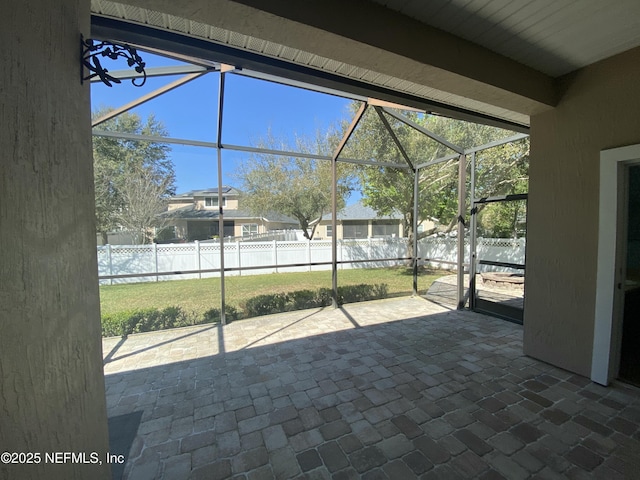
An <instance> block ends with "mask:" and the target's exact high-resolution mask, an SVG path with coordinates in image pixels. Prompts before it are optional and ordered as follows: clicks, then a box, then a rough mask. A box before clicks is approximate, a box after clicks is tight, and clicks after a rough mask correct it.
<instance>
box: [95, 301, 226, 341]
mask: <svg viewBox="0 0 640 480" xmlns="http://www.w3.org/2000/svg"><path fill="white" fill-rule="evenodd" d="M231 308H233V307H231ZM233 310H234V311H235V309H233ZM218 312H219V311H218ZM207 313H209V312H206V313H205V316H203V317H198V316H197V315H196V314H194V313H187V312H185V311H184V310H183V309H182V308H181V307H175V306H174V307H166V308H164V309H162V310H160V309H157V308H144V309H137V310H126V311H123V312H119V313H116V314H111V315H103V316H102V336H103V337H111V336H118V335H119V336H122V337H126V336H127V335H129V334H131V333H142V332H153V331H156V330H165V329H167V328H177V327H187V326H189V325H198V324H200V323H211V322H214V321H219V320H220V314H219V313H218V315H217V320H215V319H213V317H211V318H209V317H207V316H206V315H207ZM235 315H236V316H237V312H236V313H235Z"/></svg>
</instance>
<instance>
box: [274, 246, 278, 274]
mask: <svg viewBox="0 0 640 480" xmlns="http://www.w3.org/2000/svg"><path fill="white" fill-rule="evenodd" d="M273 264H274V265H275V266H276V273H278V242H276V241H275V240H274V241H273Z"/></svg>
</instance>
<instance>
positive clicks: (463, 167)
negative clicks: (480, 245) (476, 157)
mask: <svg viewBox="0 0 640 480" xmlns="http://www.w3.org/2000/svg"><path fill="white" fill-rule="evenodd" d="M466 185H467V157H466V155H460V160H458V310H462V309H463V308H464V304H465V303H466V302H465V298H464V227H465V224H464V214H465V213H466V206H465V205H466Z"/></svg>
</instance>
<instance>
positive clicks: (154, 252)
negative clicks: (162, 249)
mask: <svg viewBox="0 0 640 480" xmlns="http://www.w3.org/2000/svg"><path fill="white" fill-rule="evenodd" d="M151 245H152V246H153V258H154V259H155V264H156V273H158V244H157V243H152V244H151ZM159 281H160V279H159V278H158V275H156V282H159Z"/></svg>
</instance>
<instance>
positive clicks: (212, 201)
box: [204, 197, 227, 207]
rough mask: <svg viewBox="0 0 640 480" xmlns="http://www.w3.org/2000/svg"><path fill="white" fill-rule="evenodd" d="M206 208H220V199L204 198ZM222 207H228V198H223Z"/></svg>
mask: <svg viewBox="0 0 640 480" xmlns="http://www.w3.org/2000/svg"><path fill="white" fill-rule="evenodd" d="M204 206H205V207H217V206H218V197H204ZM222 206H223V207H226V206H227V197H222Z"/></svg>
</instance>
